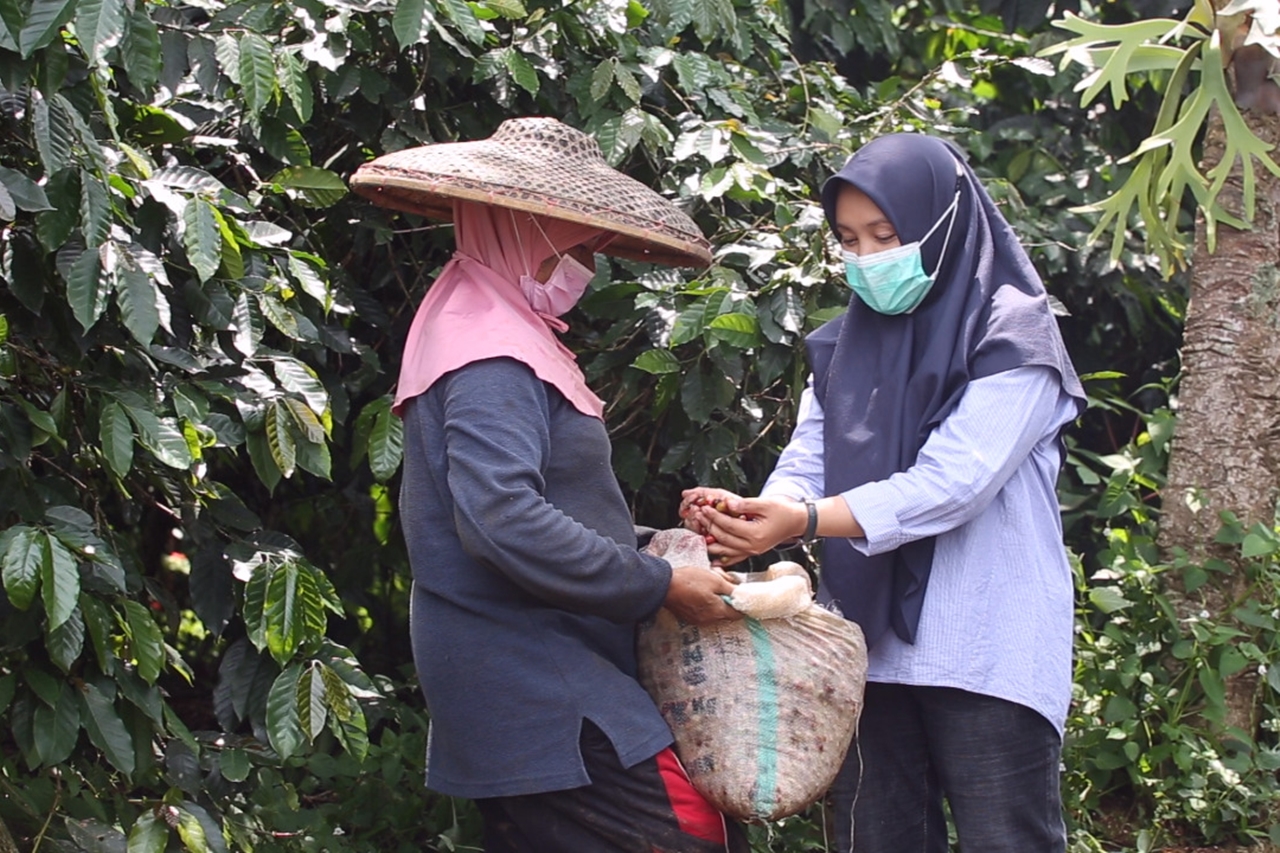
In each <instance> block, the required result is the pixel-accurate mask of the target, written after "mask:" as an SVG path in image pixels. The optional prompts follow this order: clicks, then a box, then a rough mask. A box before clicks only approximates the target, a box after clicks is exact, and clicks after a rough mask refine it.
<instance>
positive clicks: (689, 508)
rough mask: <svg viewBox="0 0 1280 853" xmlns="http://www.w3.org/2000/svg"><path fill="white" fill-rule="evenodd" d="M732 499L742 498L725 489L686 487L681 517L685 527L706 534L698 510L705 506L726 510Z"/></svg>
mask: <svg viewBox="0 0 1280 853" xmlns="http://www.w3.org/2000/svg"><path fill="white" fill-rule="evenodd" d="M732 500H741V498H740V497H739V496H738V495H735V494H734V493H733V492H730V491H726V490H725V489H712V488H709V487H707V486H698V487H697V488H693V489H685V490H684V491H683V492H681V500H680V518H681V519H683V522H684V526H685V527H687V528H688V529H690V530H692V531H693V532H695V533H700V534H702V535H703V536H706V535H707V531H706V530H705V529H704V528H703V526H702V520H701V518H700V516H699V515H698V514H697V512H696V510H697V509H698V508H700V507H704V506H714V507H717V508H718V509H719V510H720V511H721V512H725V511H727V509H728V507H729V501H732Z"/></svg>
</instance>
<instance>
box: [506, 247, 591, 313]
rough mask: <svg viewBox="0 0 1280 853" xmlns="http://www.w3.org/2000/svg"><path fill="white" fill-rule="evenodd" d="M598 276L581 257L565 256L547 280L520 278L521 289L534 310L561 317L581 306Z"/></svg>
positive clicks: (523, 276) (531, 277) (530, 277)
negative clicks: (579, 303) (584, 296)
mask: <svg viewBox="0 0 1280 853" xmlns="http://www.w3.org/2000/svg"><path fill="white" fill-rule="evenodd" d="M594 277H595V273H593V272H592V271H591V270H590V269H588V268H587V267H586V265H584V264H583V263H582V262H581V261H579V260H578V259H577V258H575V257H573V256H572V255H561V256H560V260H559V262H558V263H556V266H555V269H553V270H552V271H551V275H549V276H547V280H546V281H538V280H537V279H536V278H534V277H533V276H531V275H522V276H520V290H521V291H523V293H524V298H525V299H527V300H528V301H529V305H530V307H532V308H533V310H534V311H536V312H538V313H539V314H546V315H548V316H551V317H559V316H560V315H561V314H567V313H568V312H569V309H570V308H572V307H573V306H575V305H577V304H578V300H579V299H581V298H582V294H583V293H585V292H586V290H587V285H588V284H590V283H591V279H592V278H594Z"/></svg>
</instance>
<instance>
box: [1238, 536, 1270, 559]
mask: <svg viewBox="0 0 1280 853" xmlns="http://www.w3.org/2000/svg"><path fill="white" fill-rule="evenodd" d="M1278 544H1280V543H1277V542H1276V539H1275V537H1274V536H1262V535H1259V534H1257V533H1250V534H1249V535H1247V536H1245V537H1244V544H1243V545H1241V546H1240V553H1241V555H1242V556H1244V557H1246V558H1249V557H1260V556H1262V555H1263V554H1273V553H1275V551H1276V548H1277V545H1278Z"/></svg>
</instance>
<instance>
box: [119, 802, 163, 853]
mask: <svg viewBox="0 0 1280 853" xmlns="http://www.w3.org/2000/svg"><path fill="white" fill-rule="evenodd" d="M168 845H169V825H168V824H166V823H165V822H164V821H162V820H158V819H157V818H156V813H155V812H154V811H146V812H143V814H142V817H140V818H138V821H137V822H136V823H135V824H134V825H133V829H131V830H129V849H128V851H126V853H164V849H165V847H167V846H168Z"/></svg>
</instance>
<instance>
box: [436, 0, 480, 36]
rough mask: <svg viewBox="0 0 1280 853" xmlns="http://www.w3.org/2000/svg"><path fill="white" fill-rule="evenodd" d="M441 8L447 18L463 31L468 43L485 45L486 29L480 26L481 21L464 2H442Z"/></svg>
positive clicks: (444, 0)
mask: <svg viewBox="0 0 1280 853" xmlns="http://www.w3.org/2000/svg"><path fill="white" fill-rule="evenodd" d="M440 7H441V8H442V9H444V13H445V16H446V17H448V18H449V20H451V21H453V23H454V25H455V26H457V28H458V29H459V30H461V31H462V35H463V36H464V37H465V38H466V40H467V41H469V42H471V43H472V44H484V27H482V26H480V21H479V20H478V19H477V18H476V16H475V13H474V12H472V11H471V7H470V6H468V5H467V4H466V2H464V0H440Z"/></svg>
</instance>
